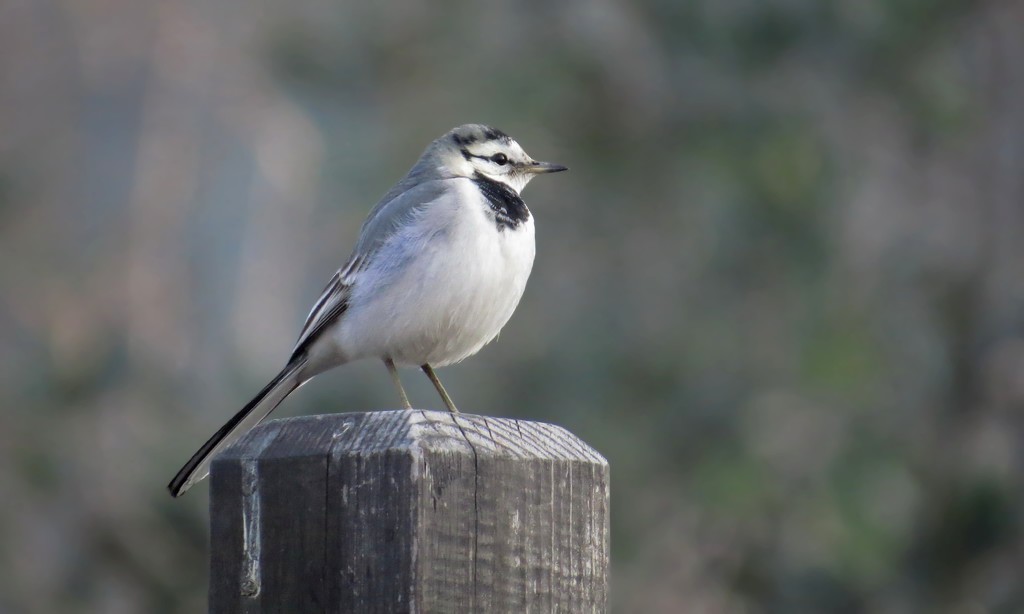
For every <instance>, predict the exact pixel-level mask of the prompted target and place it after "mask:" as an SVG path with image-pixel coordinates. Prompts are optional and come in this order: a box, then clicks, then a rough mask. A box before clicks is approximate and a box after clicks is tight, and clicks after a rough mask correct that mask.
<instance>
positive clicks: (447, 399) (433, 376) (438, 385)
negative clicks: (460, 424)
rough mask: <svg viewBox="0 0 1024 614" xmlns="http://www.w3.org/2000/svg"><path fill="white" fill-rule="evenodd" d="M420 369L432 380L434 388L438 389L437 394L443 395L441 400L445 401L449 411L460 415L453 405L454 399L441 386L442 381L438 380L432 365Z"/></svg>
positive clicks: (421, 366)
mask: <svg viewBox="0 0 1024 614" xmlns="http://www.w3.org/2000/svg"><path fill="white" fill-rule="evenodd" d="M420 368H421V369H423V372H424V373H426V374H427V377H429V378H430V382H431V383H432V384H434V388H437V394H439V395H441V400H442V401H444V404H445V406H446V407H448V411H450V412H452V413H453V414H457V413H459V410H458V409H456V408H455V403H452V398H451V397H450V396H448V391H447V390H445V389H444V386H442V385H441V380H440V379H438V377H437V374H436V373H434V370H433V369H431V368H430V365H426V364H424V365H420Z"/></svg>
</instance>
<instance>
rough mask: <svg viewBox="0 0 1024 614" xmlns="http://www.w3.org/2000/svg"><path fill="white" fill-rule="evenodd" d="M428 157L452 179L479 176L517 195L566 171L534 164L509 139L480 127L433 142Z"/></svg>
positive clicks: (453, 132) (467, 127) (465, 128)
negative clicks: (544, 178)
mask: <svg viewBox="0 0 1024 614" xmlns="http://www.w3.org/2000/svg"><path fill="white" fill-rule="evenodd" d="M431 154H433V155H434V156H436V161H437V162H439V163H440V164H441V165H442V166H443V167H444V168H445V170H447V171H448V172H450V173H451V174H453V175H454V176H456V177H468V178H470V179H472V178H474V177H476V176H478V175H482V176H483V177H485V178H487V179H491V180H493V181H498V182H501V183H504V184H505V185H508V186H509V187H511V188H512V189H513V190H515V191H516V192H517V193H518V192H521V191H522V189H523V188H524V187H526V184H527V183H529V182H530V180H531V179H533V178H534V177H536V176H537V175H540V174H543V173H557V172H559V171H564V170H568V169H567V168H566V167H564V166H562V165H561V164H552V163H551V162H538V161H536V160H534V159H533V158H531V157H530V156H529V155H527V153H526V152H525V151H523V148H522V147H520V145H519V143H517V142H515V140H514V139H513V138H512V137H510V136H508V135H507V134H505V133H504V132H502V131H501V130H496V129H494V128H491V127H489V126H484V125H482V124H465V125H463V126H459V127H458V128H454V129H452V130H451V131H450V132H448V134H445V135H444V136H442V137H441V138H439V139H437V140H436V141H434V143H433V144H432V145H431V147H430V149H428V150H427V155H431Z"/></svg>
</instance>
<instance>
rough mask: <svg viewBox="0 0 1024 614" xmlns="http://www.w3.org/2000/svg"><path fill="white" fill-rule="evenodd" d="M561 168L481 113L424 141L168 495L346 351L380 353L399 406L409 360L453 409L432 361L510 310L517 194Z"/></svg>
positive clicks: (476, 346) (528, 224)
mask: <svg viewBox="0 0 1024 614" xmlns="http://www.w3.org/2000/svg"><path fill="white" fill-rule="evenodd" d="M565 170H568V168H567V167H565V166H562V165H561V164H554V163H551V162H538V161H536V160H534V159H533V158H531V157H530V156H529V155H527V153H526V152H525V151H524V150H523V148H522V147H521V146H520V145H519V143H517V142H516V141H515V140H514V139H512V138H511V137H510V136H508V135H507V134H505V133H504V132H502V131H501V130H497V129H495V128H492V127H489V126H486V125H483V124H465V125H462V126H458V127H456V128H453V129H452V130H450V131H448V132H447V133H445V134H444V135H443V136H441V137H440V138H438V139H436V140H434V141H433V142H432V143H430V145H428V146H427V148H426V149H425V150H424V152H423V154H422V155H421V156H420V158H419V160H417V162H416V163H415V164H414V165H413V167H412V169H410V170H409V172H408V174H406V176H405V177H404V178H402V180H401V181H399V182H398V183H397V184H396V185H395V186H394V187H393V188H391V190H390V191H388V192H387V193H386V194H385V195H384V197H383V198H382V199H381V200H380V202H378V203H377V205H376V206H374V207H373V209H371V210H370V213H369V215H368V216H367V218H366V220H365V221H364V222H363V224H362V227H361V228H360V231H359V237H358V239H357V241H356V245H355V248H354V250H353V251H352V255H351V256H350V257H349V259H348V260H347V261H346V263H345V265H344V266H342V267H341V268H340V269H338V271H337V272H336V273H335V274H334V276H333V277H331V280H330V281H329V282H328V283H327V286H326V287H325V288H324V290H323V292H322V293H321V294H320V298H319V299H318V300H317V301H316V303H314V305H313V308H312V309H311V310H310V312H309V315H308V316H307V317H306V322H305V324H304V325H303V327H302V330H301V332H300V333H299V337H298V340H297V341H296V343H295V346H294V348H293V349H292V352H291V356H290V357H289V359H288V362H287V363H286V364H285V366H284V368H283V369H281V371H280V373H278V374H277V376H276V377H274V378H273V379H272V380H271V381H270V383H268V384H267V385H266V386H265V387H264V388H263V389H262V390H260V391H259V393H257V394H256V396H255V397H254V398H253V399H252V400H251V401H249V403H248V404H246V405H245V406H244V407H243V408H242V409H241V410H239V411H238V412H237V413H236V414H235V415H234V416H233V417H232V418H231V419H230V420H228V421H227V422H226V423H225V424H224V425H223V426H222V427H221V428H220V429H219V430H218V431H217V432H216V433H214V434H213V436H212V437H210V439H209V440H207V442H206V443H204V444H203V445H202V447H200V448H199V450H198V451H196V453H195V454H194V455H192V457H191V458H190V459H189V460H188V462H186V463H185V465H184V466H183V467H182V468H181V469H180V470H179V471H178V473H177V474H176V475H175V476H174V478H173V479H172V480H171V482H170V484H168V489H169V490H170V492H171V495H172V496H174V497H178V496H180V495H182V494H183V493H184V492H185V491H187V490H188V489H189V488H191V487H192V486H193V485H195V484H196V483H197V482H199V481H200V480H202V479H203V478H205V477H206V476H207V475H208V474H209V471H210V462H211V460H212V459H213V457H214V456H215V455H216V454H217V453H219V452H220V451H221V450H223V449H224V448H226V447H227V446H229V445H230V444H231V443H233V442H235V441H236V440H238V439H239V438H240V437H242V436H243V435H244V434H245V433H247V432H248V431H249V430H251V429H252V428H253V427H255V426H256V425H257V424H259V423H260V422H261V421H262V420H263V419H264V418H266V417H267V415H269V414H270V412H272V411H273V410H274V409H275V408H277V406H278V405H279V404H280V403H281V402H282V401H284V399H285V398H286V397H287V396H288V395H289V394H291V393H292V392H293V391H295V390H296V389H297V388H299V387H300V386H302V385H303V384H304V383H306V382H307V381H309V380H310V379H311V378H313V377H314V376H316V375H319V374H321V373H323V372H325V371H327V370H329V369H333V368H335V367H338V366H341V365H343V364H346V363H349V362H353V361H356V360H362V359H377V360H381V361H382V362H383V363H384V366H385V367H386V368H387V370H388V373H389V374H390V376H391V380H392V382H393V383H394V386H395V388H396V390H397V392H398V396H399V398H400V400H401V402H402V405H403V407H404V408H405V409H412V405H411V404H410V403H409V397H408V395H406V393H405V389H404V388H403V387H402V382H401V380H400V379H399V376H398V370H397V366H411V367H418V368H420V369H421V370H422V371H423V373H425V374H426V376H427V377H428V378H429V379H430V381H431V383H432V384H433V385H434V388H435V389H436V390H437V393H438V395H440V397H441V400H442V401H443V402H444V404H445V407H446V408H447V409H448V411H450V412H452V413H458V409H457V408H456V406H455V403H453V402H452V399H451V397H450V396H449V394H448V392H447V391H446V390H445V388H444V386H443V385H442V384H441V380H440V379H439V378H438V377H437V374H436V373H435V372H434V368H435V367H444V366H447V365H451V364H455V363H458V362H460V361H462V360H463V359H465V358H468V357H469V356H472V355H474V354H476V353H477V352H478V351H479V350H480V349H481V348H482V347H483V346H485V345H487V344H488V343H490V342H491V341H493V340H494V339H495V338H496V337H497V336H498V333H499V332H500V331H501V329H502V328H503V327H504V326H505V324H506V323H507V322H508V320H509V318H511V316H512V312H513V311H514V310H515V308H516V306H517V305H518V304H519V300H520V298H521V297H522V295H523V291H524V289H525V288H526V282H527V279H528V278H529V276H530V271H531V269H532V268H533V260H534V254H535V250H536V248H535V243H534V220H533V215H532V214H531V212H530V209H529V208H528V207H527V206H526V203H524V202H523V199H522V197H521V196H520V194H521V192H522V191H523V188H525V187H526V184H528V183H529V182H530V180H531V179H533V178H534V177H536V176H537V175H542V174H547V173H557V172H560V171H565Z"/></svg>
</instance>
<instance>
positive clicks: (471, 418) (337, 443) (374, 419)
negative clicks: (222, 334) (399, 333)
mask: <svg viewBox="0 0 1024 614" xmlns="http://www.w3.org/2000/svg"><path fill="white" fill-rule="evenodd" d="M467 445H468V446H469V447H470V448H471V449H472V450H473V452H474V453H475V454H477V455H491V456H496V455H497V456H502V457H505V458H523V459H527V458H529V459H543V460H567V461H584V462H588V463H596V464H598V465H601V466H604V467H607V465H608V461H606V460H605V459H604V457H603V456H601V455H600V454H599V453H598V452H597V451H596V450H594V449H593V448H592V447H590V446H589V445H587V444H586V443H585V442H583V441H582V440H581V439H580V438H578V437H576V436H575V435H573V434H572V433H570V432H569V431H567V430H565V429H564V428H562V427H560V426H556V425H554V424H546V423H543V422H530V421H525V420H515V419H509V418H490V417H487V416H475V415H472V414H452V413H449V412H440V411H425V410H418V409H413V410H394V411H376V412H367V413H359V414H328V415H321V416H304V417H299V418H289V419H282V420H270V421H268V422H265V423H263V424H261V425H260V426H258V427H256V428H255V429H253V430H252V431H250V432H249V433H248V434H247V435H246V436H245V437H243V438H242V439H241V440H239V441H238V442H237V443H235V444H234V445H233V446H231V447H230V448H228V449H227V450H225V451H224V453H222V454H221V455H220V456H219V457H218V458H219V459H220V460H253V459H255V458H273V457H281V456H296V455H302V454H303V453H308V454H309V455H317V456H319V455H322V454H324V452H326V451H328V450H329V451H330V453H331V454H332V455H335V454H345V453H347V452H352V451H357V450H358V451H360V452H363V453H369V452H384V451H387V450H412V451H415V450H416V449H417V448H419V449H423V450H426V449H429V450H431V451H443V450H444V449H446V448H450V449H451V450H452V451H453V452H454V451H462V450H465V447H466V446H467Z"/></svg>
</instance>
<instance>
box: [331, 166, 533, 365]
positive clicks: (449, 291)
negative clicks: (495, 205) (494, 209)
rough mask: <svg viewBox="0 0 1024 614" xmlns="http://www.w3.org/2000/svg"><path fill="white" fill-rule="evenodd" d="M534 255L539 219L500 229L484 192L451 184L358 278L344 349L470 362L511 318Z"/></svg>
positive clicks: (343, 330) (340, 341) (341, 342)
mask: <svg viewBox="0 0 1024 614" xmlns="http://www.w3.org/2000/svg"><path fill="white" fill-rule="evenodd" d="M534 252H535V246H534V226H533V217H532V216H531V217H530V218H529V219H527V220H526V221H525V222H523V223H521V224H520V225H519V226H518V227H516V228H514V229H506V230H504V231H499V230H498V228H497V226H496V225H495V223H494V221H493V219H492V218H491V217H490V215H489V213H488V206H487V203H486V201H485V200H484V199H483V198H482V196H481V195H480V193H479V191H478V190H477V188H476V186H475V185H474V184H473V183H472V182H471V181H470V180H468V179H457V180H452V191H451V192H450V193H449V194H446V195H445V196H444V197H443V198H441V199H439V200H438V201H435V202H433V203H430V204H429V205H427V206H425V207H424V208H423V209H422V210H420V211H418V213H417V215H416V216H415V218H414V219H413V220H411V222H410V223H409V224H407V225H406V226H405V227H404V228H403V229H401V230H400V231H399V232H397V233H395V235H394V236H393V237H392V239H391V240H389V242H388V244H387V245H385V246H384V247H382V248H381V250H380V252H378V253H377V254H376V257H375V258H374V262H373V263H371V265H370V266H369V267H367V269H366V270H365V271H363V272H361V273H360V274H359V276H358V277H357V278H356V280H355V283H354V286H353V292H352V296H351V299H350V307H349V309H348V312H347V313H346V314H345V316H344V317H343V318H342V322H341V326H339V327H337V329H335V340H336V342H337V346H338V350H339V351H340V352H341V353H342V354H343V355H344V356H345V358H346V359H347V360H355V359H359V358H371V357H372V358H379V357H383V356H390V357H391V358H393V359H394V360H395V362H397V363H400V364H407V365H422V364H427V363H429V364H431V365H433V366H437V367H440V366H444V365H448V364H452V363H455V362H459V361H460V360H463V359H464V358H467V357H469V356H472V355H473V354H475V353H476V352H478V351H479V350H480V348H482V347H483V346H484V345H486V344H487V343H488V342H490V341H491V340H492V339H494V338H495V337H496V336H497V334H498V332H499V331H501V328H502V327H503V326H504V325H505V323H506V322H508V320H509V318H510V317H511V316H512V312H513V311H514V310H515V308H516V305H518V304H519V299H520V297H522V295H523V290H524V289H525V288H526V280H527V279H528V278H529V276H530V270H531V269H532V267H533V258H534Z"/></svg>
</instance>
